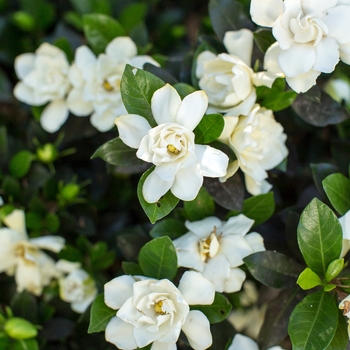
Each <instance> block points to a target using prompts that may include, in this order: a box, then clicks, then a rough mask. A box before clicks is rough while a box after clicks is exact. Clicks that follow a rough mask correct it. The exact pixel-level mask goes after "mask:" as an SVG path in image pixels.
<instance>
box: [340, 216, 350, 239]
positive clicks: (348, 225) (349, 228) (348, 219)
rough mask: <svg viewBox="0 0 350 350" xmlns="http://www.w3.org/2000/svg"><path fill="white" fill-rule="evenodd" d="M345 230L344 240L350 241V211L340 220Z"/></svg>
mask: <svg viewBox="0 0 350 350" xmlns="http://www.w3.org/2000/svg"><path fill="white" fill-rule="evenodd" d="M339 222H340V225H341V227H342V229H343V238H345V239H348V240H350V210H349V211H348V212H346V213H345V214H344V215H343V216H341V217H340V218H339Z"/></svg>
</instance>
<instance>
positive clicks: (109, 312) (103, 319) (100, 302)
mask: <svg viewBox="0 0 350 350" xmlns="http://www.w3.org/2000/svg"><path fill="white" fill-rule="evenodd" d="M116 313H117V312H116V310H113V309H111V308H109V307H108V306H107V305H106V304H105V302H104V294H103V293H101V294H99V295H98V296H97V297H96V298H95V300H94V302H93V303H92V306H91V313H90V324H89V329H88V333H95V332H101V331H104V330H105V329H106V327H107V324H108V322H109V321H110V320H111V318H112V317H113V316H115V315H116Z"/></svg>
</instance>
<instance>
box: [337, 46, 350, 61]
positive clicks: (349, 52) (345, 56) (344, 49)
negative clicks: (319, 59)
mask: <svg viewBox="0 0 350 350" xmlns="http://www.w3.org/2000/svg"><path fill="white" fill-rule="evenodd" d="M339 51H340V59H341V60H342V61H343V62H344V63H346V64H350V43H348V44H343V45H339Z"/></svg>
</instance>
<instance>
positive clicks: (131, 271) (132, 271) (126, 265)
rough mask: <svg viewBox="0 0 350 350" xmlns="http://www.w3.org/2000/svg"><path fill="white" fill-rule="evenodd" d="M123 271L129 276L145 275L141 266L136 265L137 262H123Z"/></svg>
mask: <svg viewBox="0 0 350 350" xmlns="http://www.w3.org/2000/svg"><path fill="white" fill-rule="evenodd" d="M122 269H123V271H124V273H126V274H127V275H132V276H135V275H140V276H142V275H143V271H142V269H141V267H140V265H139V264H137V263H135V262H131V261H123V262H122Z"/></svg>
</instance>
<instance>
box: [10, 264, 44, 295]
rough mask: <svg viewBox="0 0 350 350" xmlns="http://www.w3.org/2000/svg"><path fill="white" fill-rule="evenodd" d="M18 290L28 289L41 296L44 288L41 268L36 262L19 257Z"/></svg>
mask: <svg viewBox="0 0 350 350" xmlns="http://www.w3.org/2000/svg"><path fill="white" fill-rule="evenodd" d="M15 280H16V284H17V291H18V292H22V291H23V290H27V291H28V292H30V293H33V294H35V295H37V296H39V295H40V294H41V292H42V290H43V285H42V279H41V274H40V269H39V267H38V265H37V264H36V263H33V262H32V261H30V262H28V261H27V260H25V259H19V260H18V264H17V269H16V273H15Z"/></svg>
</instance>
